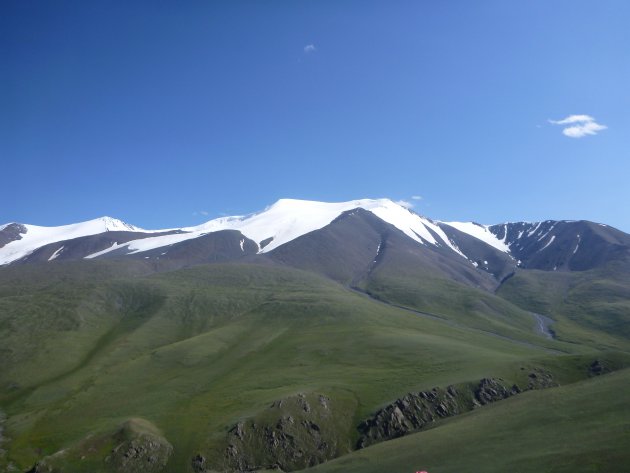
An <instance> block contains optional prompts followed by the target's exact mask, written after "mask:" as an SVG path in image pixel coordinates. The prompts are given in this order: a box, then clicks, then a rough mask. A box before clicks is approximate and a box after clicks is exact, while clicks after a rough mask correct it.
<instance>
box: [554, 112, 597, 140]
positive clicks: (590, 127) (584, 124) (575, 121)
mask: <svg viewBox="0 0 630 473" xmlns="http://www.w3.org/2000/svg"><path fill="white" fill-rule="evenodd" d="M549 123H551V124H552V125H571V126H567V127H565V128H563V130H562V134H563V135H565V136H568V137H569V138H582V137H583V136H586V135H596V134H597V133H599V132H600V131H602V130H605V129H606V128H608V127H607V126H606V125H602V124H600V123H597V122H596V121H595V119H594V118H593V117H591V116H590V115H569V116H568V117H566V118H563V119H562V120H549Z"/></svg>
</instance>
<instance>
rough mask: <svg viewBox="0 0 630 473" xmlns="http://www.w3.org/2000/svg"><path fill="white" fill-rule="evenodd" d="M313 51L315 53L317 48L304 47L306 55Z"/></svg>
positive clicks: (311, 46) (313, 46) (312, 46)
mask: <svg viewBox="0 0 630 473" xmlns="http://www.w3.org/2000/svg"><path fill="white" fill-rule="evenodd" d="M315 51H317V48H316V47H315V45H314V44H307V45H306V46H304V52H305V53H306V54H308V53H314V52H315Z"/></svg>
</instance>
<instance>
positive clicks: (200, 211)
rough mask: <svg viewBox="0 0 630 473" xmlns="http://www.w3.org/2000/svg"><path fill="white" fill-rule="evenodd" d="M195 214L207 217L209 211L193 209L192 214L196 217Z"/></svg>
mask: <svg viewBox="0 0 630 473" xmlns="http://www.w3.org/2000/svg"><path fill="white" fill-rule="evenodd" d="M197 215H203V216H204V217H207V216H208V215H210V213H208V212H206V211H205V210H195V211H194V212H193V216H194V217H196V216H197Z"/></svg>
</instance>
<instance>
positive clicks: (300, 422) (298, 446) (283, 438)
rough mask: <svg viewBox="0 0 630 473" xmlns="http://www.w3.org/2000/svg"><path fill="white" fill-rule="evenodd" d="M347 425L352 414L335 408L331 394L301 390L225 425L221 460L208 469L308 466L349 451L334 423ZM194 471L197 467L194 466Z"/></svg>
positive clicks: (239, 469) (241, 469)
mask: <svg viewBox="0 0 630 473" xmlns="http://www.w3.org/2000/svg"><path fill="white" fill-rule="evenodd" d="M346 417H347V422H348V425H347V428H348V429H349V428H350V424H349V421H350V418H351V413H350V414H347V413H342V412H337V411H336V410H335V404H334V402H332V401H331V400H330V398H328V397H326V396H324V395H320V394H303V393H300V394H298V395H296V396H292V397H289V398H286V399H283V400H279V401H275V402H274V403H272V404H271V406H270V407H269V409H267V410H266V411H264V412H262V413H261V414H260V415H259V416H257V417H256V418H255V419H251V420H249V421H246V422H239V423H237V424H236V425H235V426H234V427H232V429H230V430H229V432H228V436H227V446H226V448H225V450H224V452H223V462H222V464H220V465H210V466H206V465H204V467H205V468H206V469H207V470H213V469H214V470H229V471H253V470H258V469H279V470H282V471H293V470H298V469H303V468H308V467H311V466H314V465H317V464H319V463H323V462H324V461H326V460H329V459H331V458H335V457H336V456H338V455H339V454H340V453H345V452H347V451H349V450H350V448H349V447H350V446H349V445H341V436H340V435H339V434H338V429H339V422H340V420H341V421H342V422H346V420H344V419H346ZM195 471H198V470H195Z"/></svg>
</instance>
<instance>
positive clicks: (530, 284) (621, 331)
mask: <svg viewBox="0 0 630 473" xmlns="http://www.w3.org/2000/svg"><path fill="white" fill-rule="evenodd" d="M497 294H498V295H499V296H501V297H503V298H505V299H506V300H509V301H511V302H512V303H514V304H516V305H518V306H520V307H522V308H524V309H527V310H531V311H534V312H538V313H541V314H544V315H548V316H550V317H552V318H553V319H554V320H555V321H556V324H555V326H554V329H555V330H556V332H557V335H558V337H559V339H561V340H564V341H567V342H571V343H577V344H583V345H589V346H592V347H594V348H597V349H619V350H629V349H630V271H629V270H628V265H627V264H623V262H618V263H613V264H609V265H608V266H606V267H604V268H600V269H596V270H590V271H581V272H571V273H568V272H549V271H531V270H528V271H518V272H517V273H516V275H515V276H514V277H512V278H510V279H508V280H507V281H506V282H505V284H503V285H502V286H501V288H500V289H499V291H498V292H497Z"/></svg>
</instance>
